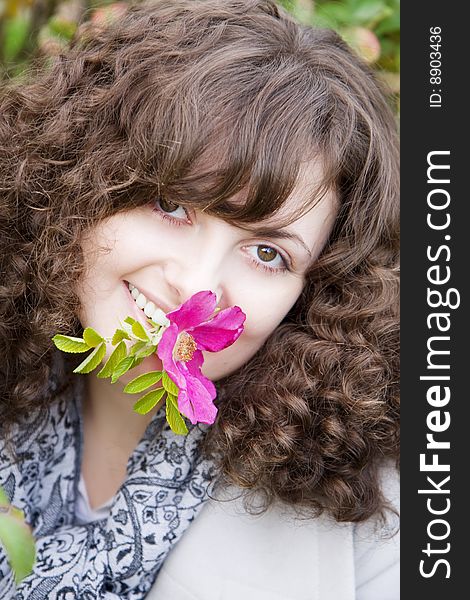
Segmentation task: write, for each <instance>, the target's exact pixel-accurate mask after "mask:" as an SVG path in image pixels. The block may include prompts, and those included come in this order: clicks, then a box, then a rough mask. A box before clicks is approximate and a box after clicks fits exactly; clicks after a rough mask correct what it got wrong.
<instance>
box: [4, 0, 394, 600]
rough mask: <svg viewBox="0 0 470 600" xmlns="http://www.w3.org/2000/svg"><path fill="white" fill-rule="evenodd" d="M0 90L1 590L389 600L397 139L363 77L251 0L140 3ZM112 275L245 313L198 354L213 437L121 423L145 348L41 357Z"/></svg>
mask: <svg viewBox="0 0 470 600" xmlns="http://www.w3.org/2000/svg"><path fill="white" fill-rule="evenodd" d="M0 102H1V104H0V107H1V113H2V125H1V129H0V144H1V149H2V152H1V158H0V173H1V181H2V182H3V183H2V194H3V198H4V200H3V202H2V217H1V226H2V235H1V239H2V242H1V243H2V244H4V248H3V256H2V260H3V266H2V273H4V274H5V276H4V281H3V284H2V289H1V293H2V304H1V311H2V319H1V327H2V329H1V336H0V338H1V343H2V347H1V349H2V356H4V362H3V365H2V375H1V377H2V379H1V382H2V383H1V385H2V399H3V400H2V402H3V403H2V424H3V431H4V433H3V434H2V436H3V438H4V439H5V445H4V447H3V449H2V450H1V459H2V460H1V462H0V485H2V486H3V487H4V489H5V490H6V492H7V494H8V495H9V498H10V500H11V502H12V504H14V505H15V506H18V507H19V508H22V509H23V510H24V511H25V514H26V519H27V521H28V523H30V525H31V526H32V528H33V531H34V535H35V537H36V541H37V559H36V564H35V567H34V572H33V573H32V574H31V575H30V576H29V577H27V578H26V579H25V580H24V581H23V582H21V584H20V585H19V586H18V588H17V590H16V591H14V584H13V581H12V576H11V574H9V572H8V568H7V565H6V559H5V556H3V558H0V572H1V573H2V576H3V583H2V584H0V586H3V588H2V587H0V591H2V594H3V595H2V597H10V596H11V597H15V594H16V597H18V598H26V597H34V598H65V597H77V598H86V597H89V598H95V597H99V598H136V599H137V598H144V597H146V596H147V595H148V596H149V597H152V596H153V597H158V598H166V597H168V598H172V599H175V598H176V599H178V598H204V599H208V598H216V597H217V598H219V597H220V598H231V597H235V596H237V597H239V596H240V595H243V596H244V597H248V598H250V597H256V598H277V597H278V598H286V597H292V598H301V597H309V598H322V600H324V599H325V598H329V597H331V598H335V599H336V598H341V599H343V598H344V599H346V598H354V597H357V598H362V599H365V598H378V597H380V598H383V599H386V598H396V597H398V592H397V586H398V583H397V574H396V567H397V554H396V536H393V533H394V529H396V523H395V521H394V517H393V514H394V507H393V498H392V496H393V494H394V491H393V490H394V489H395V488H396V472H395V469H394V467H393V466H390V461H393V460H394V459H396V457H397V452H398V388H397V371H398V350H397V347H398V330H397V329H398V325H397V320H398V316H397V313H398V308H397V303H398V266H397V264H398V195H397V190H398V159H397V136H396V131H395V124H394V119H393V116H392V113H391V111H390V109H389V107H388V106H387V103H386V101H385V99H384V96H383V93H382V91H381V89H380V86H379V85H378V84H377V82H376V81H375V79H374V76H373V74H372V73H371V72H370V71H369V70H368V68H367V67H366V66H365V65H363V64H362V63H361V62H360V60H359V59H358V58H357V57H356V56H355V55H353V54H352V53H351V51H350V50H349V49H348V48H347V46H346V45H345V44H344V43H343V42H342V41H341V40H340V39H339V38H338V36H337V35H336V34H334V33H333V32H331V31H326V30H316V29H312V28H309V27H306V26H301V25H299V24H297V23H295V22H294V21H293V20H291V18H289V17H288V16H287V15H286V14H285V13H284V12H283V11H282V10H281V9H279V8H277V7H276V5H275V4H274V3H272V2H270V1H269V0H249V1H241V0H229V1H227V2H220V1H217V0H205V1H189V0H178V1H177V2H174V1H172V2H169V1H157V2H153V3H151V4H148V5H140V6H136V7H134V8H132V9H130V10H129V11H128V13H127V14H126V15H125V16H124V17H123V18H122V19H121V20H120V22H119V23H117V24H115V25H113V26H110V27H109V28H108V29H105V30H96V31H90V30H88V31H86V32H84V33H83V36H82V37H81V38H78V39H77V40H76V42H75V44H74V45H73V47H72V49H71V50H70V51H69V52H68V53H67V54H66V55H63V56H60V57H59V58H58V59H57V60H56V61H55V62H54V64H53V65H52V66H51V67H50V68H49V70H47V71H44V72H43V73H42V74H38V75H36V76H35V77H34V78H32V80H31V81H30V82H29V83H27V84H26V83H22V84H18V85H16V86H15V85H12V86H10V88H9V89H8V90H7V91H6V92H5V93H2V97H1V100H0ZM135 288H136V289H137V290H138V295H137V298H139V296H143V298H144V300H141V302H140V304H142V303H143V302H144V301H145V303H144V306H145V305H146V304H147V303H148V302H149V301H151V302H153V305H154V306H155V307H158V308H160V309H162V310H163V311H164V312H166V313H167V312H168V311H172V310H174V309H177V308H178V306H180V305H182V304H184V302H186V301H188V299H190V298H191V297H192V295H193V294H194V293H197V292H199V291H203V290H210V291H212V292H213V293H214V294H216V297H217V302H218V306H219V307H220V308H222V309H223V308H226V307H229V306H234V305H236V306H239V307H240V308H241V309H242V310H243V311H244V313H245V314H246V322H245V324H244V327H245V328H244V331H243V334H242V335H241V336H240V338H239V339H238V340H237V341H236V342H235V343H234V344H233V345H232V346H231V347H230V348H227V349H226V350H223V351H222V352H219V353H217V354H209V353H205V362H204V365H203V373H204V375H205V376H206V377H208V378H210V379H212V380H213V381H214V382H215V383H216V386H217V391H218V397H217V401H216V403H217V409H218V414H217V419H216V421H215V423H214V425H213V426H207V425H201V424H199V425H195V426H190V427H189V433H188V435H187V436H186V437H182V436H177V435H175V434H174V433H173V432H172V431H171V430H170V429H169V427H168V426H167V425H166V423H165V418H164V415H162V411H161V410H160V407H158V406H157V407H156V408H155V409H154V410H153V411H152V412H150V413H149V414H148V415H147V416H146V417H143V416H142V415H137V414H135V413H133V412H132V404H131V403H130V401H129V396H128V395H126V394H125V393H124V392H123V384H125V383H127V381H128V380H129V378H132V377H135V375H138V374H139V373H141V372H145V371H148V370H151V369H153V368H155V366H158V358H157V357H155V356H150V357H148V358H147V359H146V360H145V361H144V362H143V363H142V364H141V365H140V366H139V367H137V368H136V369H134V370H133V371H132V374H131V372H129V373H127V374H126V377H127V379H126V377H123V378H122V379H121V380H120V383H119V384H115V385H112V384H110V383H109V381H104V380H102V379H98V378H96V377H95V375H94V374H93V373H92V374H90V375H86V376H80V375H74V374H72V371H73V369H74V367H76V365H77V364H78V362H77V360H76V357H72V358H70V357H67V358H63V357H62V355H61V354H60V353H58V352H57V351H54V348H53V345H52V343H51V338H52V336H53V335H54V334H55V333H57V332H61V333H66V334H71V335H80V333H81V331H82V329H83V328H84V327H89V326H91V327H93V328H95V329H97V330H98V331H99V332H100V333H101V334H103V335H106V336H108V335H112V333H113V331H114V329H115V328H116V326H117V323H118V321H119V319H122V318H124V317H125V316H126V315H128V314H130V313H131V312H132V311H134V312H133V313H132V314H134V315H137V314H138V311H139V310H141V309H142V306H140V307H139V306H138V305H137V307H136V305H135V304H134V299H133V296H132V290H133V289H135ZM137 298H136V299H137ZM136 311H137V312H136ZM156 361H157V362H156ZM25 374H27V376H25ZM118 386H119V387H118ZM240 502H241V504H240ZM391 502H392V505H391V504H390V503H391ZM256 513H262V515H263V516H262V517H261V518H257V517H256V516H255V515H256ZM299 517H300V518H301V519H302V520H300V521H299ZM299 524H300V526H299ZM280 540H282V543H281V544H280V547H278V549H276V545H275V543H276V542H279V541H280ZM0 557H2V555H1V554H0ZM309 565H311V570H310V569H309ZM0 579H1V578H0ZM286 582H287V583H288V584H289V585H288V587H287V588H286ZM377 590H379V591H377Z"/></svg>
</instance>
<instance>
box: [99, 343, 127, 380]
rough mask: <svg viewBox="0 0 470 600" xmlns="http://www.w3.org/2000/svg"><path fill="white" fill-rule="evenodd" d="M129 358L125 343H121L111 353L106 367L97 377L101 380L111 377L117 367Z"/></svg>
mask: <svg viewBox="0 0 470 600" xmlns="http://www.w3.org/2000/svg"><path fill="white" fill-rule="evenodd" d="M126 356H127V348H126V344H125V343H124V342H122V341H121V342H119V344H118V345H117V346H116V348H114V350H113V351H112V353H111V356H110V357H109V358H108V360H107V361H106V363H105V365H104V367H103V368H102V369H101V371H100V372H99V373H98V374H97V377H99V378H100V379H105V378H106V377H111V376H112V374H113V372H114V370H115V369H116V367H117V365H118V364H119V363H120V362H121V360H123V359H124V358H125V357H126Z"/></svg>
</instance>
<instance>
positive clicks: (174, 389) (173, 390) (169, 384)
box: [162, 371, 179, 396]
mask: <svg viewBox="0 0 470 600" xmlns="http://www.w3.org/2000/svg"><path fill="white" fill-rule="evenodd" d="M162 385H163V387H164V388H165V390H166V391H167V392H168V393H169V394H172V395H173V396H178V393H179V388H178V386H177V385H176V383H174V382H173V381H172V380H171V379H170V378H169V377H168V373H167V372H166V371H163V377H162Z"/></svg>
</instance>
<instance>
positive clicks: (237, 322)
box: [191, 306, 246, 352]
mask: <svg viewBox="0 0 470 600" xmlns="http://www.w3.org/2000/svg"><path fill="white" fill-rule="evenodd" d="M245 319H246V315H245V313H244V312H243V311H242V310H241V308H239V307H238V306H232V307H231V308H226V309H224V310H221V311H220V312H219V313H218V314H216V315H215V317H214V318H213V319H211V320H210V321H208V322H207V323H202V324H201V325H198V326H197V327H195V328H194V329H192V330H191V335H192V336H193V338H194V339H195V340H196V344H197V346H198V348H201V349H202V350H209V352H218V351H219V350H223V349H224V348H227V346H230V345H231V344H233V343H234V342H235V341H236V340H237V339H238V338H239V337H240V334H241V333H242V331H243V323H244V322H245Z"/></svg>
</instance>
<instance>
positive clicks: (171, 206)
mask: <svg viewBox="0 0 470 600" xmlns="http://www.w3.org/2000/svg"><path fill="white" fill-rule="evenodd" d="M158 204H159V206H160V208H161V209H162V210H163V212H166V213H172V212H175V210H178V208H179V207H180V205H179V204H176V202H171V201H170V200H165V199H164V198H160V199H159V200H158Z"/></svg>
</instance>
